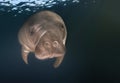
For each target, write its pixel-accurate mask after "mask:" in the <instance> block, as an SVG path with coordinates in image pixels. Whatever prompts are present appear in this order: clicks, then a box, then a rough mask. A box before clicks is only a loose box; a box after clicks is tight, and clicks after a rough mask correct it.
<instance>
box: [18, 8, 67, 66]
mask: <svg viewBox="0 0 120 83" xmlns="http://www.w3.org/2000/svg"><path fill="white" fill-rule="evenodd" d="M66 38H67V30H66V26H65V23H64V21H63V19H62V18H61V17H60V16H59V15H58V14H56V13H55V12H52V11H48V10H45V11H40V12H37V13H35V14H33V15H32V16H30V17H29V18H28V20H27V21H26V22H25V23H24V24H23V26H22V27H21V28H20V30H19V32H18V40H19V43H20V44H21V55H22V58H23V60H24V62H25V63H26V64H28V55H29V53H30V52H32V53H34V54H35V57H36V58H37V59H39V60H45V59H51V58H55V62H54V65H53V66H54V67H55V68H57V67H58V66H59V65H60V64H61V62H62V61H63V58H64V55H65V53H66V47H65V43H66Z"/></svg>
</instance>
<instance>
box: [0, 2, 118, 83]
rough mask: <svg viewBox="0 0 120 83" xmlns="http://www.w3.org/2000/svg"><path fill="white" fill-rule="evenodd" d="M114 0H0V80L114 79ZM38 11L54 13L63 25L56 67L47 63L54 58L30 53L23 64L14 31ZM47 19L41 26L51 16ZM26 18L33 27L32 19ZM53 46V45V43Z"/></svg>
mask: <svg viewBox="0 0 120 83" xmlns="http://www.w3.org/2000/svg"><path fill="white" fill-rule="evenodd" d="M119 3H120V1H119V0H115V1H114V0H109V1H108V0H0V83H10V82H12V83H119V82H120V11H119V8H120V5H119ZM41 11H51V12H54V13H56V14H57V15H59V16H60V17H61V19H62V21H61V20H60V19H59V20H60V22H62V24H63V25H64V30H63V31H64V32H66V35H65V33H64V32H63V34H64V37H65V38H66V40H65V44H64V43H61V44H59V45H60V46H61V47H60V49H59V51H60V52H62V53H63V54H64V58H63V59H62V60H61V63H60V64H59V66H58V67H54V66H53V64H54V62H55V60H56V58H53V57H52V58H50V59H45V60H40V57H38V58H39V59H38V58H36V56H35V53H33V51H31V52H30V53H29V56H27V62H28V64H26V63H27V62H25V61H26V60H25V58H23V56H22V50H21V48H22V45H21V44H20V41H19V37H18V34H19V30H20V29H21V28H22V27H23V25H25V23H28V20H29V19H30V17H31V16H32V15H35V14H36V13H38V12H41ZM43 15H45V14H43ZM40 17H41V18H43V17H44V16H43V17H42V16H40ZM46 17H47V16H46ZM46 17H45V18H46ZM50 18H51V19H50V21H48V22H47V23H46V24H47V25H49V23H50V22H52V20H54V19H57V17H56V18H52V16H50ZM36 19H37V17H36ZM38 19H39V17H38ZM40 20H41V19H40ZM30 22H32V23H33V25H34V23H35V22H36V20H35V21H34V19H32V20H31V21H30ZM32 23H31V25H32ZM25 26H26V25H25ZM50 26H53V25H50ZM62 27H63V26H62ZM28 28H30V27H28ZM37 30H39V29H37ZM52 32H54V33H56V35H58V34H61V33H62V32H61V33H59V31H58V32H57V30H56V31H55V30H52ZM63 34H62V35H63ZM40 35H41V34H40ZM62 35H60V36H57V38H56V39H60V38H61V36H62ZM22 36H23V37H24V33H22ZM48 36H50V35H48ZM35 37H36V36H34V38H35ZM52 37H53V36H52ZM59 37H60V38H59ZM25 39H27V37H26V38H25ZM53 39H54V37H53ZM61 40H62V39H61ZM61 40H60V41H61ZM29 41H30V40H29ZM39 42H40V40H39ZM62 42H64V40H63V41H62ZM26 44H28V41H27V40H26ZM54 44H55V45H58V43H57V42H56V41H55V42H54ZM29 45H30V46H32V44H30V43H29ZM62 46H63V47H62ZM38 48H40V47H38ZM55 50H56V51H57V52H58V49H57V48H56V49H55ZM55 50H54V51H55ZM38 51H39V50H38ZM36 54H37V53H36ZM58 56H59V55H58ZM58 56H57V57H58Z"/></svg>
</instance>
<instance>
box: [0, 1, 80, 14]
mask: <svg viewBox="0 0 120 83" xmlns="http://www.w3.org/2000/svg"><path fill="white" fill-rule="evenodd" d="M79 2H80V1H79V0H0V11H5V12H12V11H15V12H16V13H22V12H25V11H27V12H28V11H31V12H35V11H37V10H38V9H40V8H51V7H53V6H54V5H57V4H61V5H63V6H66V5H67V4H68V3H69V4H71V3H79Z"/></svg>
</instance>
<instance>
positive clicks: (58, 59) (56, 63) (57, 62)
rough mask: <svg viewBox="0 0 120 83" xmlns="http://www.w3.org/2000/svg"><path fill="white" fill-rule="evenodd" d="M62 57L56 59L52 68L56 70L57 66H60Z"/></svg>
mask: <svg viewBox="0 0 120 83" xmlns="http://www.w3.org/2000/svg"><path fill="white" fill-rule="evenodd" d="M63 58H64V56H61V57H57V58H56V60H55V63H54V67H55V68H57V67H59V65H60V64H61V62H62V60H63Z"/></svg>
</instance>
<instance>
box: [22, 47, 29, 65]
mask: <svg viewBox="0 0 120 83" xmlns="http://www.w3.org/2000/svg"><path fill="white" fill-rule="evenodd" d="M28 54H29V51H27V50H26V49H25V48H23V47H22V59H23V60H24V62H25V63H26V64H28Z"/></svg>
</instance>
